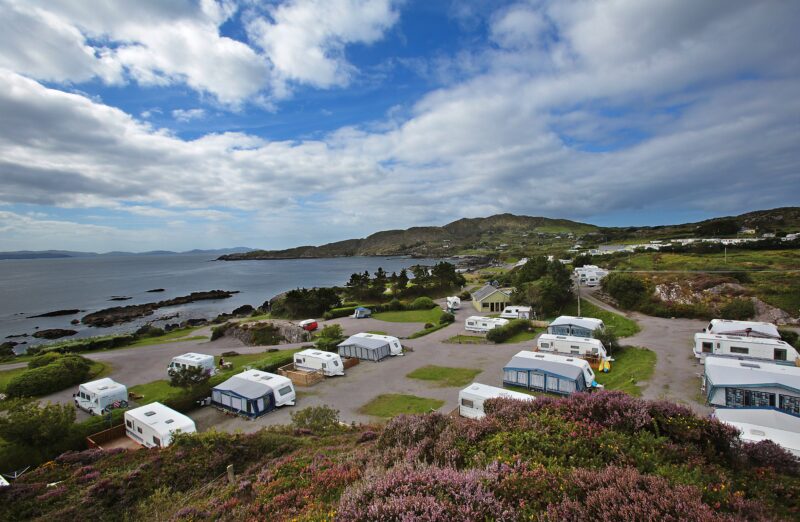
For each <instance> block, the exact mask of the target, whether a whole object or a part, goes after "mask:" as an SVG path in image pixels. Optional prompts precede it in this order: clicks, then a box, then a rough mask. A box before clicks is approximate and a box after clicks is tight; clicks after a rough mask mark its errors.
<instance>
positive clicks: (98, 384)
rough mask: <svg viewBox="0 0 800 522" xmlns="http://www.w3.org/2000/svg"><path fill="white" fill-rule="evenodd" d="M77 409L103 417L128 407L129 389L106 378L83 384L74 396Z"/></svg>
mask: <svg viewBox="0 0 800 522" xmlns="http://www.w3.org/2000/svg"><path fill="white" fill-rule="evenodd" d="M72 397H73V399H74V400H75V407H77V408H80V409H82V410H85V411H88V412H89V413H91V414H92V415H101V414H103V413H105V412H107V411H109V410H111V409H114V408H127V407H128V388H126V387H125V385H124V384H120V383H118V382H116V381H114V380H113V379H109V378H108V377H106V378H105V379H98V380H96V381H91V382H87V383H84V384H81V385H80V386H79V387H78V393H76V394H73V395H72Z"/></svg>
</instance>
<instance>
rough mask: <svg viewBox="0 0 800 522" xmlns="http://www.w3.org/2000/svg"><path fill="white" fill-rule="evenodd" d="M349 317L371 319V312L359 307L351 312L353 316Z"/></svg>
mask: <svg viewBox="0 0 800 522" xmlns="http://www.w3.org/2000/svg"><path fill="white" fill-rule="evenodd" d="M350 317H353V318H354V319H366V318H368V317H372V310H370V309H369V308H365V307H363V306H359V307H357V308H356V309H355V310H354V311H353V315H351V316H350Z"/></svg>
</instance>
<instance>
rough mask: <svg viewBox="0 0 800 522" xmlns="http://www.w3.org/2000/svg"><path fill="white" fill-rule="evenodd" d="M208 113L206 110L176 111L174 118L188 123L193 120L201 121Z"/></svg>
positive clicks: (173, 112) (173, 113) (173, 114)
mask: <svg viewBox="0 0 800 522" xmlns="http://www.w3.org/2000/svg"><path fill="white" fill-rule="evenodd" d="M205 116H206V111H205V110H204V109H199V108H198V109H175V110H173V111H172V117H173V118H175V119H176V120H178V121H181V122H188V121H192V120H199V119H201V118H205Z"/></svg>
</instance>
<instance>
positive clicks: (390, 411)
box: [358, 393, 444, 418]
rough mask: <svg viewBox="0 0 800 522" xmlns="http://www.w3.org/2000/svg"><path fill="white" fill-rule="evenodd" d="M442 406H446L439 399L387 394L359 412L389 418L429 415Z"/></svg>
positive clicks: (369, 403) (375, 399)
mask: <svg viewBox="0 0 800 522" xmlns="http://www.w3.org/2000/svg"><path fill="white" fill-rule="evenodd" d="M442 405H444V401H440V400H438V399H429V398H427V397H417V396H416V395H404V394H401V393H387V394H383V395H378V396H377V397H375V398H374V399H372V400H371V401H369V402H368V403H366V404H365V405H364V406H362V407H361V408H360V409H359V410H358V411H359V412H360V413H363V414H364V415H372V416H373V417H386V418H389V417H394V416H395V415H401V414H403V413H411V414H413V413H427V412H429V411H431V410H437V409H439V408H441V407H442Z"/></svg>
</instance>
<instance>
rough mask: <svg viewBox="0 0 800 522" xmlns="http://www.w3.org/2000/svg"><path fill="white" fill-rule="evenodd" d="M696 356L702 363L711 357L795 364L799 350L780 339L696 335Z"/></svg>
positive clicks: (707, 334)
mask: <svg viewBox="0 0 800 522" xmlns="http://www.w3.org/2000/svg"><path fill="white" fill-rule="evenodd" d="M693 351H694V355H695V357H697V358H698V359H700V362H701V363H702V362H703V361H704V360H705V358H706V357H707V356H709V355H714V356H717V355H719V356H723V357H734V358H737V359H761V360H766V361H774V362H784V363H795V362H796V361H797V359H798V353H797V350H796V349H795V348H794V346H792V345H790V344H789V343H787V342H785V341H781V340H780V339H772V338H769V337H742V336H739V335H715V334H709V333H702V332H700V333H696V334H694V349H693Z"/></svg>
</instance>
